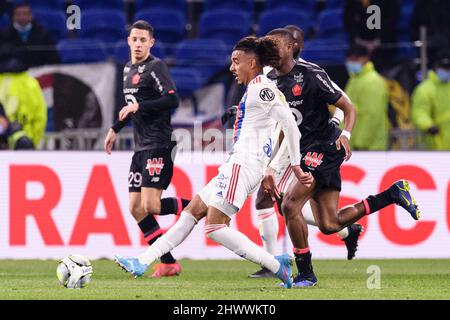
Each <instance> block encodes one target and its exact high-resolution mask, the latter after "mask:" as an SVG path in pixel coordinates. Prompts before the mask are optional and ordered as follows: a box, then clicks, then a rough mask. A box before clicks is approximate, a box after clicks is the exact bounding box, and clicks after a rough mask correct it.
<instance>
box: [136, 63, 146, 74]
mask: <svg viewBox="0 0 450 320" xmlns="http://www.w3.org/2000/svg"><path fill="white" fill-rule="evenodd" d="M144 70H145V64H143V65H142V66H139V67H138V72H139V73H142V72H144Z"/></svg>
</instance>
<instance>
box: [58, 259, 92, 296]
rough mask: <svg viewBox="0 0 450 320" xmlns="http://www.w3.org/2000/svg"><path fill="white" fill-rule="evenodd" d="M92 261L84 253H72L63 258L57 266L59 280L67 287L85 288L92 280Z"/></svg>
mask: <svg viewBox="0 0 450 320" xmlns="http://www.w3.org/2000/svg"><path fill="white" fill-rule="evenodd" d="M92 272H93V269H92V265H91V262H90V261H89V260H88V259H87V258H86V257H83V256H82V255H79V254H72V255H70V256H68V257H65V258H64V259H62V260H61V261H60V262H59V264H58V267H57V268H56V275H57V276H58V279H59V282H60V283H61V284H62V285H63V286H64V287H66V288H71V289H73V288H83V287H85V286H86V285H87V284H88V283H89V282H90V281H91V275H92Z"/></svg>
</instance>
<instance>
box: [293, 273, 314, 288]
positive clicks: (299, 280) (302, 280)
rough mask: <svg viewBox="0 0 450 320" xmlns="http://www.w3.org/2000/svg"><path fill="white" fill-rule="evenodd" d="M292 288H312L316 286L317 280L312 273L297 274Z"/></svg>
mask: <svg viewBox="0 0 450 320" xmlns="http://www.w3.org/2000/svg"><path fill="white" fill-rule="evenodd" d="M293 282H294V283H293V285H292V286H293V287H301V288H305V287H314V286H315V285H317V278H316V275H315V274H314V272H311V273H305V274H300V273H299V274H297V276H296V277H295V278H294V281H293Z"/></svg>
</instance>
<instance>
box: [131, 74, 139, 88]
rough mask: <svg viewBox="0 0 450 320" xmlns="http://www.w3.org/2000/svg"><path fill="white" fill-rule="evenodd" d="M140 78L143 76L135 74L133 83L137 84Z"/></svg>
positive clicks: (132, 79)
mask: <svg viewBox="0 0 450 320" xmlns="http://www.w3.org/2000/svg"><path fill="white" fill-rule="evenodd" d="M139 80H141V76H140V75H139V74H137V73H136V74H135V75H134V76H133V78H131V83H132V84H133V85H137V84H138V83H139Z"/></svg>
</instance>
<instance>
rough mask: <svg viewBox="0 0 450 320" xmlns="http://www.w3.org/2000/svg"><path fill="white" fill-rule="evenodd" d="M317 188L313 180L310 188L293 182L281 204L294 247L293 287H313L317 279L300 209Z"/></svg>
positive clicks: (304, 221) (305, 226)
mask: <svg viewBox="0 0 450 320" xmlns="http://www.w3.org/2000/svg"><path fill="white" fill-rule="evenodd" d="M318 188H319V185H318V183H317V182H316V181H315V180H314V182H313V183H312V184H311V186H310V187H306V186H304V185H303V184H302V183H300V182H299V181H295V182H294V183H293V184H292V185H291V186H290V187H289V189H288V191H287V192H286V195H285V196H284V199H283V202H282V212H283V217H284V219H285V221H286V225H287V227H288V231H289V237H290V238H291V241H292V244H293V246H294V248H293V252H294V256H295V263H296V265H297V269H298V274H297V276H296V277H295V278H294V286H305V284H306V285H307V286H313V285H315V284H316V283H317V278H316V276H315V275H314V271H313V268H312V263H311V251H310V248H309V242H308V227H307V225H306V220H305V219H304V217H303V215H302V214H301V209H302V208H303V207H304V206H305V204H306V202H307V201H308V200H309V199H310V198H311V196H312V195H313V194H314V192H315V190H317V189H318Z"/></svg>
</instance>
